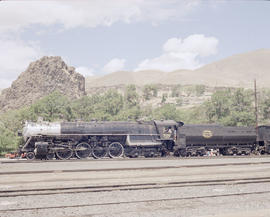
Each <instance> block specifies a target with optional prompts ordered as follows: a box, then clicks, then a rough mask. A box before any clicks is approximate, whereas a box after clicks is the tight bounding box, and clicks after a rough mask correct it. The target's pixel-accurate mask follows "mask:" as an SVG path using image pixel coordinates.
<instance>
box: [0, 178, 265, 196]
mask: <svg viewBox="0 0 270 217" xmlns="http://www.w3.org/2000/svg"><path fill="white" fill-rule="evenodd" d="M257 183H270V176H266V177H253V178H231V179H213V180H198V181H179V182H166V183H163V182H147V183H133V184H121V185H100V186H75V187H53V188H36V189H32V188H31V189H18V190H2V191H0V198H6V197H22V196H23V197H26V196H43V195H56V194H79V193H90V192H95V193H97V192H112V191H134V190H150V189H163V188H182V187H199V186H217V185H246V184H257Z"/></svg>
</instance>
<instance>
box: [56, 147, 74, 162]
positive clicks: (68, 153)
mask: <svg viewBox="0 0 270 217" xmlns="http://www.w3.org/2000/svg"><path fill="white" fill-rule="evenodd" d="M55 154H56V156H57V157H58V158H59V159H61V160H67V159H69V158H71V157H72V155H73V151H72V149H70V148H61V149H58V150H57V151H56V152H55Z"/></svg>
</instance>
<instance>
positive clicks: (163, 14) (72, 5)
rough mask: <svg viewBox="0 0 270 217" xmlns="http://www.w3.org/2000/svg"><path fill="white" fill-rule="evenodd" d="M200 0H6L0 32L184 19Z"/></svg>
mask: <svg viewBox="0 0 270 217" xmlns="http://www.w3.org/2000/svg"><path fill="white" fill-rule="evenodd" d="M199 2H200V0H181V1H179V0H170V1H168V0H148V1H143V0H114V1H113V0H112V1H106V0H91V1H83V0H81V1H79V0H78V1H23V2H18V1H5V2H1V4H0V31H2V32H5V31H18V30H22V29H24V28H26V27H29V26H31V25H33V24H38V25H45V26H49V25H53V24H60V25H62V26H63V28H64V29H70V28H74V27H96V26H99V25H103V26H110V25H112V24H113V23H115V22H124V23H130V22H141V21H148V22H152V23H154V24H156V23H159V22H161V21H164V20H169V19H176V18H181V17H183V16H184V15H186V14H187V13H188V12H189V11H190V10H191V9H193V8H194V7H196V6H197V5H198V3H199Z"/></svg>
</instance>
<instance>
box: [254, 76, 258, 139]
mask: <svg viewBox="0 0 270 217" xmlns="http://www.w3.org/2000/svg"><path fill="white" fill-rule="evenodd" d="M254 99H255V117H256V139H257V141H258V100H257V86H256V79H254Z"/></svg>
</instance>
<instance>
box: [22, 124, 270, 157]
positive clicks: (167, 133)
mask: <svg viewBox="0 0 270 217" xmlns="http://www.w3.org/2000/svg"><path fill="white" fill-rule="evenodd" d="M258 130H259V136H258V138H257V136H256V130H255V129H254V128H248V127H224V126H221V125H184V124H183V122H176V121H172V120H166V121H149V122H141V121H137V122H120V121H115V122H109V121H108V122H106V121H105V122H98V121H91V122H62V123H47V122H41V123H33V122H26V123H25V126H24V129H23V132H22V135H23V138H24V141H25V144H24V145H23V147H22V149H21V150H22V152H25V153H26V156H27V158H28V159H34V158H47V159H53V158H54V157H56V158H58V159H69V158H71V157H77V158H87V157H89V156H93V157H94V158H103V157H106V156H109V157H111V158H118V157H122V156H126V157H138V156H145V157H157V156H166V155H168V154H174V155H175V156H199V155H201V156H203V155H205V154H206V152H207V151H209V150H211V149H213V150H217V151H218V152H219V153H220V154H223V155H233V154H250V153H252V152H258V151H259V152H260V153H270V148H269V144H268V141H270V127H267V126H261V127H259V129H258ZM258 139H259V140H258Z"/></svg>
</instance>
